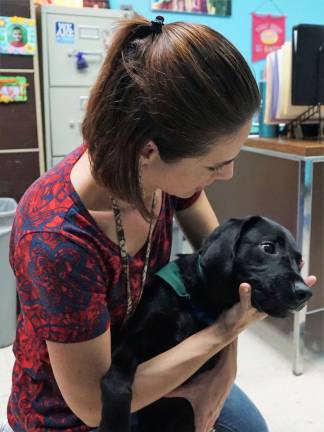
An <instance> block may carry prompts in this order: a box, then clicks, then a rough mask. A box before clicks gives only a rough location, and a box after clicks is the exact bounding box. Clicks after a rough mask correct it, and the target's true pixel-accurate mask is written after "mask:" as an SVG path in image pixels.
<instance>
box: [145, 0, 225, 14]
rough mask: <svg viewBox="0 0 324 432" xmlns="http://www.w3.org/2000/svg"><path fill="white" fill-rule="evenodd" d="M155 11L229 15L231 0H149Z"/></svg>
mask: <svg viewBox="0 0 324 432" xmlns="http://www.w3.org/2000/svg"><path fill="white" fill-rule="evenodd" d="M151 1H152V9H153V10H155V11H167V12H181V13H194V14H197V13H198V14H206V15H217V16H230V15H231V14H232V0H161V1H159V0H151Z"/></svg>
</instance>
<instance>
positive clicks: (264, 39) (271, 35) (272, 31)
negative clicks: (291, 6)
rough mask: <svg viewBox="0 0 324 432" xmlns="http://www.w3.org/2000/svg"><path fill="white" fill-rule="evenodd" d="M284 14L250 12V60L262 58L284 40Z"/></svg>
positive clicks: (278, 46)
mask: <svg viewBox="0 0 324 432" xmlns="http://www.w3.org/2000/svg"><path fill="white" fill-rule="evenodd" d="M285 27H286V17H285V16H277V15H276V16H274V15H270V14H268V15H259V14H256V13H254V12H253V13H252V61H258V60H262V59H264V58H266V57H267V55H268V54H269V53H270V52H272V51H275V50H277V49H279V48H280V47H281V46H282V45H283V44H284V42H285Z"/></svg>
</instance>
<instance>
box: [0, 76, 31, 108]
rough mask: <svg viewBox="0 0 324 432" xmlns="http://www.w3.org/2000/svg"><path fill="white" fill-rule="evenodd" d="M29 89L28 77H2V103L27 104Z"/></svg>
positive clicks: (0, 91) (0, 79) (0, 88)
mask: <svg viewBox="0 0 324 432" xmlns="http://www.w3.org/2000/svg"><path fill="white" fill-rule="evenodd" d="M27 87H28V83H27V79H26V77H23V76H1V75H0V103H9V102H26V101H27Z"/></svg>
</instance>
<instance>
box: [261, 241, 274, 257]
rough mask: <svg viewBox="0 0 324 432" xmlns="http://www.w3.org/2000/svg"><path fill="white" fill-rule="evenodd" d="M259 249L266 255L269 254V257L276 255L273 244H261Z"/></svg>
mask: <svg viewBox="0 0 324 432" xmlns="http://www.w3.org/2000/svg"><path fill="white" fill-rule="evenodd" d="M261 249H262V250H263V251H264V252H265V253H267V254H271V255H273V254H275V253H276V247H275V245H274V244H273V243H271V242H264V243H261Z"/></svg>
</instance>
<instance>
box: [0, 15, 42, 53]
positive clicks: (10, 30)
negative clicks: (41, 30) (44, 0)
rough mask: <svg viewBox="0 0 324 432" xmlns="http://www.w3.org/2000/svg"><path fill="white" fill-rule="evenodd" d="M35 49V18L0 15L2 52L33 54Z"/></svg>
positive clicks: (0, 46)
mask: <svg viewBox="0 0 324 432" xmlns="http://www.w3.org/2000/svg"><path fill="white" fill-rule="evenodd" d="M35 51H36V30H35V20H33V19H30V18H23V17H16V16H14V17H4V16H0V54H17V55H33V54H34V53H35Z"/></svg>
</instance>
